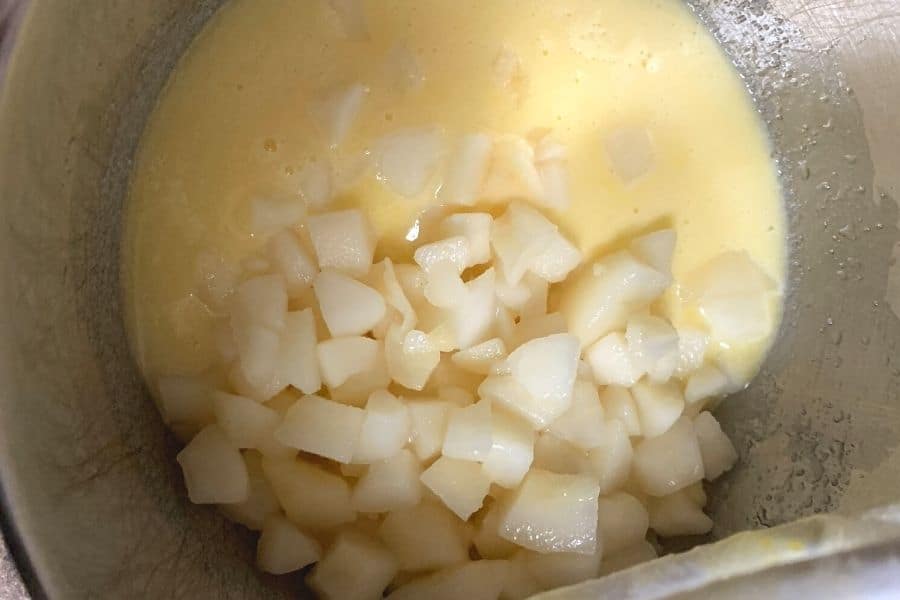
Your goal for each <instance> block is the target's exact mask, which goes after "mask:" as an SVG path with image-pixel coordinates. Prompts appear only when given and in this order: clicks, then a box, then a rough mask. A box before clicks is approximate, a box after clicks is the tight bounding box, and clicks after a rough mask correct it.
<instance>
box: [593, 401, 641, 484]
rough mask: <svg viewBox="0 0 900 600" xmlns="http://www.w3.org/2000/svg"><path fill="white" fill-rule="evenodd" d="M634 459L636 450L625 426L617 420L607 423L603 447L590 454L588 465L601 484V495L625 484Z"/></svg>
mask: <svg viewBox="0 0 900 600" xmlns="http://www.w3.org/2000/svg"><path fill="white" fill-rule="evenodd" d="M633 457H634V450H633V449H632V447H631V440H630V439H629V437H628V432H626V431H625V426H624V425H623V424H622V423H621V421H617V420H615V419H613V420H610V421H607V422H606V437H605V438H604V440H603V445H602V446H599V447H597V448H594V449H592V450H591V451H590V453H588V464H590V466H591V469H590V470H591V472H592V473H593V474H594V475H596V477H597V478H598V480H599V482H600V493H601V494H608V493H610V492H611V491H613V490H615V489H617V488H619V487H621V486H622V484H624V483H625V481H626V480H627V479H628V475H629V473H630V472H631V469H632V461H633Z"/></svg>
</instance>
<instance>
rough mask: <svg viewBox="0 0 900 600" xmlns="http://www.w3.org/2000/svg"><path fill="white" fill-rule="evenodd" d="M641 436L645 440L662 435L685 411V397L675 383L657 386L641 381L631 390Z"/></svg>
mask: <svg viewBox="0 0 900 600" xmlns="http://www.w3.org/2000/svg"><path fill="white" fill-rule="evenodd" d="M631 394H632V396H633V397H634V403H635V405H636V406H637V412H638V418H639V419H640V421H641V434H642V435H643V436H644V437H645V438H653V437H656V436H658V435H662V434H663V433H665V432H666V431H668V430H669V427H671V426H672V424H673V423H674V422H675V421H677V420H678V417H680V416H681V413H682V411H683V410H684V396H682V394H681V388H680V387H679V386H678V385H676V384H675V383H665V384H662V385H656V384H652V383H647V382H646V381H640V382H638V383H636V384H635V385H634V387H632V388H631Z"/></svg>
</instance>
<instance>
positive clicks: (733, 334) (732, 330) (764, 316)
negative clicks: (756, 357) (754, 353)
mask: <svg viewBox="0 0 900 600" xmlns="http://www.w3.org/2000/svg"><path fill="white" fill-rule="evenodd" d="M699 308H700V314H701V315H702V316H703V318H704V320H705V321H706V324H707V325H708V326H709V329H710V332H711V335H712V337H713V338H714V339H716V340H718V341H719V342H722V343H725V344H747V343H751V342H756V341H759V340H761V339H763V338H765V337H766V336H767V335H768V334H769V332H770V331H771V328H772V325H771V321H772V315H771V310H770V300H769V298H768V297H767V296H765V295H762V294H760V295H752V296H738V295H734V296H706V297H704V298H703V299H702V300H701V301H700V302H699Z"/></svg>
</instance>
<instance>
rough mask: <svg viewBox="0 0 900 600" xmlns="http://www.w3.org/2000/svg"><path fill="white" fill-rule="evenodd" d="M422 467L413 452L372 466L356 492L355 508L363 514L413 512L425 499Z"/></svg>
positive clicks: (357, 486) (354, 490)
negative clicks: (395, 511) (402, 510)
mask: <svg viewBox="0 0 900 600" xmlns="http://www.w3.org/2000/svg"><path fill="white" fill-rule="evenodd" d="M421 474H422V467H421V466H420V465H419V461H418V459H416V457H415V455H413V453H412V452H411V451H409V450H401V451H400V452H398V453H397V454H395V455H393V456H392V457H391V458H388V459H387V460H383V461H379V462H376V463H372V465H371V466H370V467H369V469H368V471H366V473H365V474H364V475H363V476H362V477H360V478H359V481H357V482H356V486H355V487H354V488H353V507H354V509H356V510H357V511H359V512H362V513H383V512H390V511H393V510H400V509H404V508H411V507H413V506H415V505H416V504H418V503H419V501H420V500H421V499H422V484H421V483H420V481H419V477H420V476H421Z"/></svg>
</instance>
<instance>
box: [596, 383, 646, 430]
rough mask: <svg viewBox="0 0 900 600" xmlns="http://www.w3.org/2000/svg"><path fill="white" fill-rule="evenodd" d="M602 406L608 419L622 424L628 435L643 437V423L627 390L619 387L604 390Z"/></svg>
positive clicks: (612, 386) (601, 396)
mask: <svg viewBox="0 0 900 600" xmlns="http://www.w3.org/2000/svg"><path fill="white" fill-rule="evenodd" d="M600 404H602V405H603V411H604V413H605V414H606V418H607V419H615V420H617V421H619V422H621V423H622V425H624V426H625V432H626V433H627V434H628V435H630V436H638V435H641V421H640V418H639V417H638V413H637V406H636V405H635V403H634V398H632V397H631V392H629V391H628V389H627V388H624V387H621V386H618V385H611V386H608V387H606V388H604V389H603V391H601V392H600Z"/></svg>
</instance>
